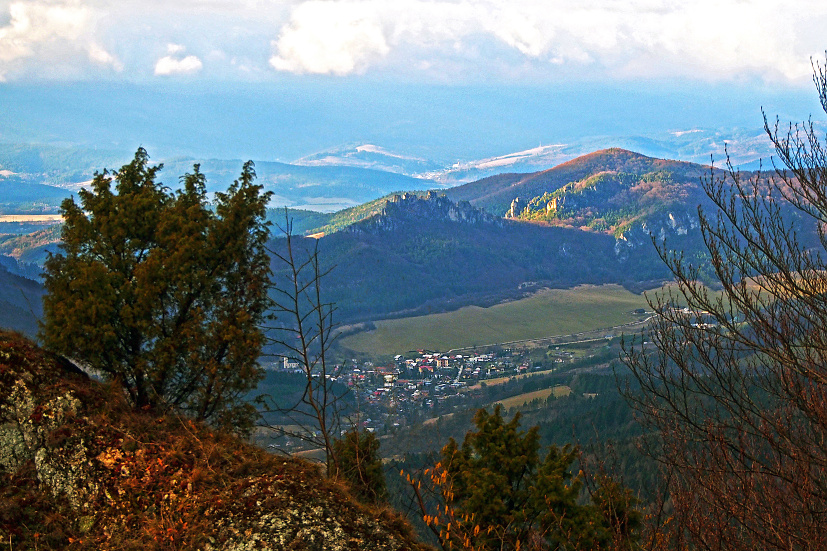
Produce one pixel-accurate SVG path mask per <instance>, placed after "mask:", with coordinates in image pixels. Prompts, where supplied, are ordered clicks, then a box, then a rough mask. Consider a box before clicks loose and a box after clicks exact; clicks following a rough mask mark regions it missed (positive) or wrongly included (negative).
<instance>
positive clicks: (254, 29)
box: [0, 0, 827, 160]
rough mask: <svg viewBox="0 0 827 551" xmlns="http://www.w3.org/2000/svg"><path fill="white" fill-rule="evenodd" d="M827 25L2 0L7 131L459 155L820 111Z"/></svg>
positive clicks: (654, 9) (732, 11) (728, 6)
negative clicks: (816, 85)
mask: <svg viewBox="0 0 827 551" xmlns="http://www.w3.org/2000/svg"><path fill="white" fill-rule="evenodd" d="M575 4H576V5H575ZM825 28H827V2H823V0H817V1H816V0H792V1H786V2H783V3H782V2H777V1H755V0H714V1H713V0H693V1H691V2H687V1H676V0H629V1H625V0H624V1H607V0H600V1H598V0H592V1H589V0H583V1H581V2H577V3H574V2H571V1H557V0H499V1H498V0H461V1H448V0H428V1H425V0H394V1H388V0H310V1H298V0H280V1H275V0H270V1H267V0H177V1H176V0H166V1H164V0H141V1H137V0H48V1H47V0H32V1H28V0H17V1H12V2H9V1H5V0H0V100H2V102H3V112H2V113H0V139H2V140H5V141H14V140H19V141H51V142H61V141H63V142H66V143H83V144H99V145H100V146H101V147H125V148H128V149H130V148H132V147H134V146H135V145H137V144H144V145H150V146H153V145H155V146H156V147H158V148H160V149H162V152H161V155H167V154H173V153H182V154H193V155H217V156H238V157H247V156H252V157H257V158H272V159H281V160H290V159H291V158H295V157H298V156H301V155H304V154H308V153H311V152H313V151H315V150H318V149H323V148H325V147H332V146H335V145H339V144H342V143H349V142H367V141H371V142H375V141H380V142H383V143H381V144H380V145H383V146H385V147H390V148H393V147H396V148H402V149H406V150H408V151H412V152H416V150H421V151H425V152H426V153H428V154H430V155H431V156H434V157H439V156H442V157H443V158H446V159H453V158H463V157H464V158H471V157H474V156H483V155H488V154H498V153H506V152H508V151H510V150H518V149H520V148H524V147H533V146H536V145H537V144H538V143H542V142H545V143H553V142H555V141H561V140H572V139H576V138H577V137H578V136H579V137H584V136H599V135H633V134H634V135H638V134H640V135H656V134H658V133H663V132H674V131H682V130H687V129H691V128H694V127H716V128H727V127H744V126H750V125H751V126H753V127H755V128H757V127H759V126H760V124H761V115H760V108H761V107H762V106H763V107H764V108H765V109H766V110H767V111H768V113H770V114H775V113H778V114H779V115H780V116H781V117H782V118H783V119H786V118H791V119H792V120H802V119H806V117H807V116H808V115H809V114H810V113H814V114H816V115H817V113H816V110H817V108H818V104H817V103H816V98H815V92H814V90H813V89H812V82H811V75H812V69H811V66H810V59H811V58H814V59H816V60H823V59H824V50H825V48H827V40H826V39H825V35H824V29H825ZM101 127H105V128H106V129H107V132H101V131H100V129H101ZM262 140H264V143H263V142H262Z"/></svg>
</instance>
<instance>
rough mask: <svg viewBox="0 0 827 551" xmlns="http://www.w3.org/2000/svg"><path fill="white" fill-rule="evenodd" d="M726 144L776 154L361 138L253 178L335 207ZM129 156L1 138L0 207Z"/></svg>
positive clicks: (739, 133) (646, 145) (689, 144)
mask: <svg viewBox="0 0 827 551" xmlns="http://www.w3.org/2000/svg"><path fill="white" fill-rule="evenodd" d="M725 145H726V147H727V150H728V151H729V154H730V157H731V159H732V161H733V163H734V164H735V165H737V166H740V167H741V168H742V169H754V168H757V166H758V159H760V158H763V159H765V160H766V159H768V158H769V157H770V156H771V155H772V154H773V150H772V147H771V144H770V142H769V141H768V139H767V137H766V136H765V135H764V133H763V131H761V130H760V129H756V130H749V131H747V130H739V129H732V130H726V131H724V130H714V131H713V130H706V129H689V130H682V131H674V132H671V133H668V134H665V135H663V136H659V137H657V138H643V137H611V136H605V137H592V138H584V139H581V140H579V141H576V142H572V143H565V144H553V145H538V147H535V148H532V149H528V150H524V151H518V152H511V153H506V154H503V155H499V156H494V157H489V158H484V159H478V160H473V159H472V160H447V159H427V158H423V157H422V156H419V155H410V154H407V153H404V152H394V151H389V150H387V149H385V148H383V147H382V146H380V145H375V144H369V143H362V144H353V145H344V146H338V147H334V148H330V149H327V150H323V151H320V152H318V153H316V154H313V155H308V156H305V157H302V158H300V159H297V160H295V161H293V162H292V163H282V162H272V161H266V160H258V161H256V170H257V172H258V176H259V181H260V182H261V183H263V184H264V185H265V187H266V189H267V190H268V191H272V192H273V194H274V197H273V202H272V205H273V206H287V207H291V208H296V209H305V210H314V211H321V212H335V211H338V210H341V209H345V208H348V207H354V206H358V205H361V204H363V203H365V202H367V201H372V200H375V199H377V198H379V197H382V196H384V195H387V194H389V193H392V192H395V191H410V190H415V189H445V188H448V187H451V186H457V185H461V184H464V183H469V182H474V181H477V180H480V179H483V178H486V177H489V176H495V175H499V174H502V173H534V172H538V171H543V170H547V169H550V168H553V167H555V166H557V165H559V164H561V163H564V162H567V161H570V160H573V159H575V158H577V157H580V156H583V155H585V154H588V153H589V152H592V151H595V150H598V149H603V148H607V147H622V148H624V149H628V150H634V151H638V152H640V153H642V154H644V155H648V156H652V157H660V158H673V159H675V158H677V159H682V160H685V161H691V162H695V163H701V164H708V163H709V162H710V158H711V157H712V156H714V158H715V160H716V162H717V164H719V165H721V164H723V161H724V159H725V152H724V146H725ZM149 153H150V155H152V156H153V157H154V156H156V155H158V152H156V151H149ZM133 155H134V151H115V150H97V149H90V148H83V147H74V146H56V145H42V144H17V143H0V214H4V213H19V212H27V213H42V212H56V210H57V207H58V205H59V204H60V201H61V200H62V199H63V198H65V197H67V196H69V195H70V194H71V193H73V192H76V191H77V190H78V189H79V188H80V187H82V186H83V185H85V184H86V183H88V182H89V181H90V180H91V179H92V177H93V175H94V173H95V171H99V170H102V169H104V168H109V169H117V168H119V167H120V166H121V165H123V164H125V163H127V162H129V160H130V159H131V158H132V156H133ZM153 160H154V161H158V162H161V161H163V163H164V165H165V169H164V171H163V172H162V173H161V180H162V181H163V182H165V183H166V184H167V185H168V186H170V187H173V188H174V187H176V185H177V180H178V178H179V177H180V176H181V175H182V174H184V173H185V172H188V171H191V170H192V166H193V164H195V163H199V164H201V170H202V172H204V173H205V174H206V176H207V181H208V186H209V188H210V189H211V190H218V189H224V188H226V187H227V185H229V184H230V183H231V182H232V181H233V180H234V179H235V178H236V177H237V176H238V174H239V173H240V171H241V165H242V164H243V161H244V160H246V159H244V160H242V159H229V160H227V159H196V158H190V157H179V158H170V159H155V158H153Z"/></svg>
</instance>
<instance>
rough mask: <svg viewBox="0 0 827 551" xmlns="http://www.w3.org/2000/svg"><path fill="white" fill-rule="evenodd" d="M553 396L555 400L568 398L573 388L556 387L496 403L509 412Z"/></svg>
mask: <svg viewBox="0 0 827 551" xmlns="http://www.w3.org/2000/svg"><path fill="white" fill-rule="evenodd" d="M552 394H553V395H554V397H555V398H559V397H561V396H568V395H569V394H571V388H569V387H567V386H562V385H561V386H555V387H553V388H544V389H542V390H535V391H534V392H526V393H525V394H519V395H517V396H512V397H510V398H506V399H505V400H500V401H498V402H495V403H497V404H500V405H502V407H503V408H504V409H506V410H508V409H511V408H519V407H523V406H524V405H526V404H529V403H531V402H532V401H534V400H546V399H547V398H548V397H549V396H551V395H552Z"/></svg>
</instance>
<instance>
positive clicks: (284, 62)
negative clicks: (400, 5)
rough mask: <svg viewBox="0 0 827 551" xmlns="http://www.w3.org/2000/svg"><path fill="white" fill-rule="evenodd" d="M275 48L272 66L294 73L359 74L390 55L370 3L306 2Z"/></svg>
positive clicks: (383, 34) (274, 43)
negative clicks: (376, 61) (367, 66)
mask: <svg viewBox="0 0 827 551" xmlns="http://www.w3.org/2000/svg"><path fill="white" fill-rule="evenodd" d="M273 46H274V47H275V48H276V49H277V50H278V54H277V55H273V56H272V57H271V58H270V65H272V66H273V67H274V68H275V69H277V70H279V71H290V72H294V73H333V74H338V75H344V74H348V73H352V72H354V71H358V70H360V69H362V68H363V67H365V66H366V65H367V64H369V63H370V62H372V61H373V60H375V59H376V58H381V57H382V56H384V55H386V54H387V53H388V51H390V47H389V46H388V43H387V39H386V38H385V30H384V28H383V25H382V22H381V21H380V20H378V19H377V18H376V13H375V11H374V10H373V9H372V6H371V5H370V4H368V3H348V2H328V1H324V2H322V1H313V2H306V3H304V4H302V5H301V6H299V7H298V8H296V10H295V11H294V12H293V14H292V19H291V22H290V23H289V24H288V25H287V26H286V27H285V28H284V29H283V30H282V32H281V35H280V36H279V38H278V40H277V41H274V42H273Z"/></svg>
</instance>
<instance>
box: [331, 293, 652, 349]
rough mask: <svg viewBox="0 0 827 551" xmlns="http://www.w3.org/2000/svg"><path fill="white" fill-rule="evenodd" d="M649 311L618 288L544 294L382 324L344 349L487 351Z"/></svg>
mask: <svg viewBox="0 0 827 551" xmlns="http://www.w3.org/2000/svg"><path fill="white" fill-rule="evenodd" d="M647 306H648V305H647V304H646V300H645V298H644V297H643V295H636V294H634V293H631V292H629V291H627V290H626V289H624V288H623V287H620V286H619V285H601V286H594V285H583V286H580V287H576V288H574V289H545V290H542V291H540V292H538V293H536V294H534V295H532V296H530V297H528V298H524V299H521V300H516V301H511V302H506V303H502V304H497V305H495V306H492V307H490V308H481V307H479V306H469V307H466V308H461V309H459V310H457V311H454V312H447V313H441V314H431V315H428V316H418V317H413V318H404V319H398V320H384V321H378V322H376V329H375V330H373V331H370V332H366V333H357V334H355V335H350V336H348V337H345V338H343V339H342V340H341V344H342V345H343V346H344V347H345V348H349V349H351V350H353V351H356V352H363V353H368V354H401V353H404V352H407V351H409V350H416V349H420V348H427V349H430V350H450V349H452V348H460V347H466V346H483V345H488V344H496V343H502V342H509V341H515V340H522V339H538V338H543V337H548V336H552V335H568V334H572V333H579V332H581V331H588V330H593V329H600V328H605V327H612V326H615V325H622V324H624V323H629V322H631V321H634V320H635V319H636V318H635V317H634V316H632V315H631V312H632V311H633V310H635V309H637V308H646V307H647Z"/></svg>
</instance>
